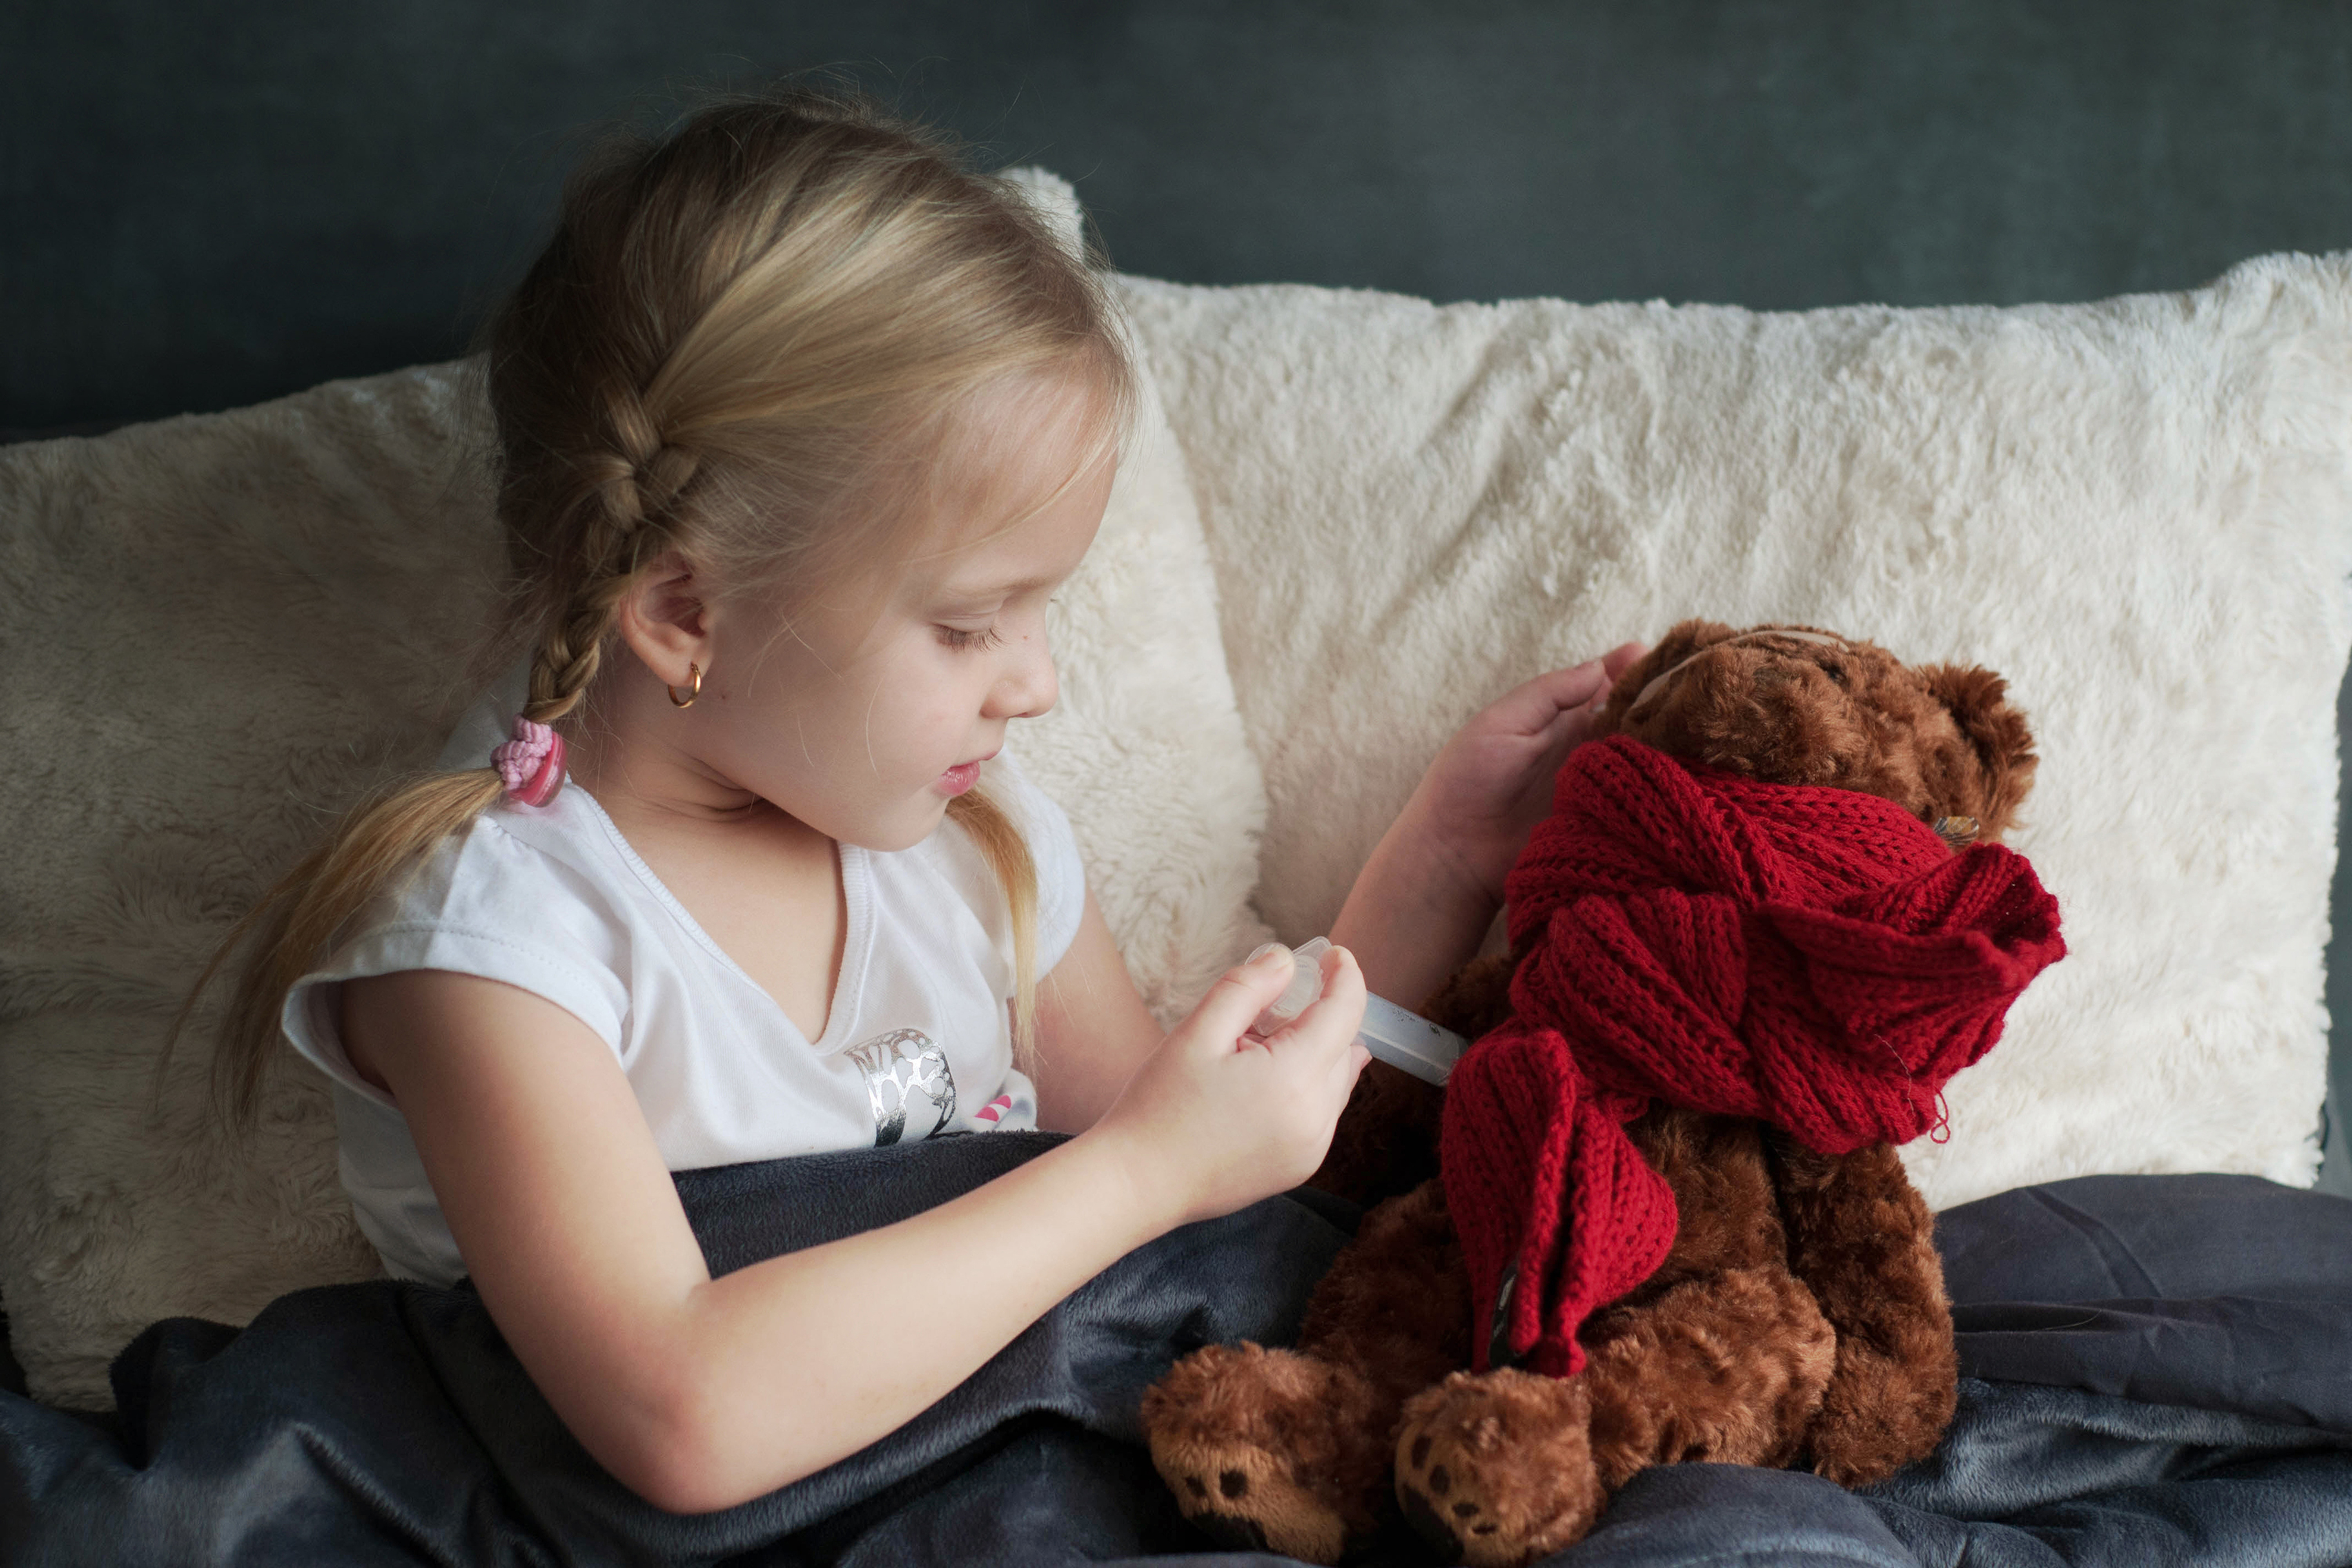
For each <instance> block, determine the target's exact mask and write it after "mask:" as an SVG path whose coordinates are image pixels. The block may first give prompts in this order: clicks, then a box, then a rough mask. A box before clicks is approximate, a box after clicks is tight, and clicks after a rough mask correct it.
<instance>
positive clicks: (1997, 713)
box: [1919, 664, 2041, 844]
mask: <svg viewBox="0 0 2352 1568" xmlns="http://www.w3.org/2000/svg"><path fill="white" fill-rule="evenodd" d="M1919 679H1920V681H1921V683H1922V684H1923V685H1924V686H1925V687H1926V688H1927V694H1928V695H1929V696H1930V697H1932V698H1934V699H1935V700H1937V702H1939V703H1941V704H1943V706H1944V709H1945V710H1946V711H1948V712H1949V713H1950V714H1951V716H1952V722H1953V723H1954V724H1956V725H1958V728H1959V731H1960V738H1961V739H1962V740H1963V741H1965V742H1968V746H1969V751H1970V752H1972V753H1974V760H1975V763H1976V766H1977V770H1978V772H1979V782H1978V785H1977V788H1976V789H1975V790H1973V791H1970V792H1969V794H1971V795H1974V796H1975V799H1974V801H1973V802H1972V803H1971V804H1972V805H1973V809H1972V810H1964V813H1963V814H1964V815H1967V816H1974V817H1975V818H1976V819H1977V832H1978V838H1979V842H1981V843H1988V844H1989V843H1992V842H1994V841H1996V840H1998V839H1999V838H2000V836H2001V835H2002V834H2003V833H2006V832H2007V831H2008V830H2009V828H2010V827H2011V825H2013V824H2014V823H2015V822H2016V820H2017V808H2018V807H2019V806H2020V805H2023V804H2024V801H2025V796H2026V793H2027V792H2028V791H2030V790H2031V789H2032V787H2033V771H2034V769H2035V768H2036V767H2038V766H2039V765H2040V763H2041V759H2040V758H2039V757H2037V756H2035V755H2034V754H2033V731H2032V730H2031V729H2029V728H2028V727H2027V726H2026V722H2025V715H2024V714H2022V713H2020V712H2019V711H2018V710H2016V709H2014V708H2012V707H2011V706H2010V703H2009V683H2008V682H2007V681H2005V680H2003V679H2001V678H2000V676H1998V675H1995V674H1994V673H1993V672H1992V671H1991V670H1990V669H1980V668H1977V667H1975V666H1973V665H1970V666H1967V667H1963V666H1960V665H1954V664H1931V665H1926V666H1923V667H1922V668H1920V670H1919Z"/></svg>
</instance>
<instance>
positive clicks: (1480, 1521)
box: [1141, 620, 2064, 1568]
mask: <svg viewBox="0 0 2352 1568" xmlns="http://www.w3.org/2000/svg"><path fill="white" fill-rule="evenodd" d="M2032 744H2033V743H2032V735H2031V733H2030V731H2029V730H2028V728H2027V725H2026V722H2025V720H2024V718H2023V717H2022V716H2021V714H2020V713H2019V712H2018V711H2017V710H2015V709H2014V708H2013V707H2012V706H2011V704H2010V703H2009V701H2008V700H2007V696H2006V690H2005V686H2004V683H2003V681H2002V680H2001V679H2000V677H1999V676H1997V675H1995V674H1993V673H1992V672H1990V671H1988V670H1984V669H1980V668H1957V667H1953V666H1948V665H1927V666H1921V667H1912V666H1907V665H1905V664H1903V663H1902V662H1900V661H1899V660H1897V659H1896V658H1894V657H1893V656H1892V655H1891V654H1889V653H1888V652H1886V651H1885V649H1883V648H1881V647H1876V646H1874V645H1873V644H1871V643H1868V642H1864V641H1859V640H1853V639H1849V638H1846V637H1839V636H1836V635H1835V634H1832V633H1830V632H1826V631H1823V630H1822V629H1820V628H1817V627H1811V626H1759V627H1754V628H1750V629H1748V630H1745V631H1735V630H1734V629H1733V628H1731V627H1729V626H1722V625H1718V624H1716V623H1713V622H1707V621H1696V620H1695V621H1685V622H1684V623H1682V624H1681V625H1678V626H1675V627H1674V628H1673V629H1672V630H1671V631H1670V632H1668V633H1667V635H1666V636H1665V637H1663V638H1662V639H1660V641H1659V642H1658V644H1657V645H1656V646H1655V647H1654V648H1652V649H1651V650H1650V651H1649V652H1648V653H1647V654H1645V655H1644V656H1643V658H1641V659H1639V660H1638V661H1637V662H1636V663H1634V664H1633V666H1632V667H1631V668H1628V669H1627V670H1625V671H1624V673H1623V674H1622V675H1621V676H1620V678H1619V679H1617V681H1616V682H1615V683H1614V685H1613V686H1612V689H1611V690H1610V692H1609V695H1608V697H1607V699H1606V700H1605V702H1604V704H1603V706H1602V707H1601V710H1600V711H1599V713H1598V714H1597V715H1596V719H1595V721H1594V724H1593V727H1592V736H1591V739H1590V740H1588V741H1587V742H1585V743H1584V744H1583V745H1581V746H1580V747H1579V748H1578V749H1577V750H1576V751H1575V752H1572V753H1571V754H1570V758H1569V761H1568V763H1567V764H1566V765H1564V766H1563V767H1562V769H1561V771H1560V773H1559V779H1558V781H1557V783H1556V787H1555V796H1554V805H1553V812H1552V815H1551V816H1549V818H1548V819H1547V820H1546V821H1545V822H1544V823H1543V824H1541V825H1539V826H1538V827H1537V829H1536V830H1535V833H1534V835H1533V837H1532V838H1531V840H1530V842H1529V844H1528V848H1527V851H1526V852H1525V853H1524V854H1523V855H1522V856H1521V858H1520V859H1519V861H1518V863H1517V866H1516V867H1515V868H1514V869H1513V871H1512V873H1511V877H1510V879H1509V882H1508V884H1507V901H1506V913H1507V923H1508V929H1509V931H1510V937H1511V943H1510V949H1509V951H1508V952H1507V953H1504V954H1499V955H1496V956H1495V957H1491V958H1487V959H1484V960H1479V961H1474V962H1473V963H1471V964H1470V965H1469V966H1468V967H1466V968H1465V970H1463V971H1462V972H1461V973H1458V974H1456V975H1455V976H1454V978H1453V979H1452V980H1451V981H1449V982H1448V984H1446V986H1445V987H1444V989H1443V990H1442V991H1441V992H1440V993H1439V994H1437V995H1436V996H1434V997H1433V998H1430V999H1428V1000H1427V1001H1426V1002H1424V1004H1423V1011H1424V1012H1425V1013H1427V1014H1429V1015H1430V1016H1432V1017H1433V1018H1434V1019H1435V1020H1436V1021H1437V1022H1439V1023H1442V1024H1444V1025H1446V1026H1449V1027H1451V1028H1454V1030H1456V1031H1457V1032H1459V1033H1461V1034H1463V1035H1464V1036H1465V1037H1466V1038H1469V1039H1472V1040H1473V1041H1474V1042H1475V1044H1473V1045H1472V1047H1470V1049H1469V1050H1468V1052H1467V1053H1465V1056H1464V1057H1463V1058H1462V1060H1461V1062H1460V1063H1459V1064H1458V1065H1457V1067H1456V1068H1455V1069H1454V1076H1453V1078H1452V1079H1450V1080H1449V1082H1448V1084H1447V1086H1446V1088H1445V1089H1444V1091H1443V1093H1442V1094H1441V1093H1440V1091H1438V1090H1436V1089H1431V1088H1429V1087H1428V1086H1426V1085H1424V1084H1423V1083H1421V1082H1419V1081H1418V1080H1416V1079H1412V1078H1411V1077H1408V1076H1407V1075H1406V1074H1404V1073H1402V1072H1400V1071H1398V1070H1397V1069H1395V1068H1390V1067H1388V1066H1386V1065H1385V1064H1383V1063H1381V1062H1377V1061H1375V1062H1373V1063H1371V1064H1370V1065H1369V1066H1368V1067H1367V1068H1366V1069H1365V1072H1364V1075H1363V1077H1362V1078H1361V1079H1360V1081H1359V1083H1358V1086H1357V1089H1356V1091H1355V1094H1354V1096H1353V1097H1352V1098H1351V1100H1350V1101H1349V1107H1348V1110H1347V1112H1346V1114H1345V1115H1344V1116H1343V1117H1342V1119H1341V1121H1340V1124H1339V1131H1338V1132H1337V1134H1336V1135H1335V1137H1334V1140H1333V1143H1332V1148H1331V1152H1330V1153H1329V1155H1328V1157H1327V1159H1326V1160H1325V1162H1324V1164H1323V1166H1322V1168H1321V1169H1320V1170H1319V1171H1318V1173H1316V1176H1315V1178H1314V1184H1315V1185H1317V1186H1319V1187H1322V1188H1324V1189H1326V1190H1327V1191H1330V1192H1333V1193H1336V1194H1339V1195H1341V1196H1344V1197H1348V1198H1350V1199H1353V1200H1355V1201H1357V1202H1359V1203H1364V1204H1371V1205H1374V1206H1371V1207H1370V1208H1369V1209H1368V1211H1367V1212H1366V1213H1365V1215H1364V1217H1363V1220H1362V1222H1361V1224H1360V1227H1359V1229H1358V1231H1357V1234H1356V1236H1355V1238H1354V1239H1353V1241H1352V1242H1350V1243H1349V1245H1348V1247H1345V1248H1344V1249H1343V1250H1342V1251H1341V1252H1340V1253H1339V1256H1338V1258H1336V1259H1335V1260H1334V1262H1333V1265H1332V1267H1331V1268H1330V1270H1329V1271H1328V1274H1327V1275H1326V1276H1325V1277H1324V1279H1322V1280H1321V1281H1320V1282H1319V1283H1318V1286H1317V1288H1316V1289H1315V1292H1314V1294H1313V1296H1312V1298H1311V1300H1310V1301H1309V1303H1308V1307H1307V1314H1306V1317H1305V1320H1304V1321H1303V1323H1302V1326H1301V1329H1300V1331H1299V1335H1298V1341H1297V1344H1296V1346H1294V1347H1291V1348H1266V1347H1262V1346H1259V1345H1255V1344H1250V1343H1243V1344H1239V1345H1210V1346H1205V1347H1203V1348H1202V1349H1199V1350H1197V1351H1195V1352H1192V1353H1191V1354H1190V1355H1188V1356H1186V1357H1184V1358H1182V1359H1181V1360H1180V1361H1179V1362H1178V1363H1176V1364H1175V1365H1174V1366H1173V1367H1171V1369H1170V1371H1169V1372H1168V1373H1166V1374H1165V1375H1164V1376H1163V1377H1161V1378H1160V1380H1159V1382H1157V1383H1156V1384H1154V1385H1153V1386H1152V1387H1151V1388H1150V1390H1149V1391H1148V1392H1147V1394H1146V1395H1145V1398H1144V1400H1143V1404H1142V1409H1141V1416H1142V1422H1143V1426H1144V1429H1145V1433H1146V1436H1147V1438H1148V1440H1149V1443H1150V1451H1151V1456H1152V1459H1153V1462H1154V1464H1155V1466H1156V1467H1157V1468H1158V1469H1159V1471H1160V1475H1161V1477H1162V1478H1163V1479H1164V1480H1165V1481H1166V1482H1167V1484H1168V1486H1169V1488H1170V1489H1171V1491H1172V1492H1173V1493H1174V1495H1175V1497H1176V1500H1177V1502H1178V1504H1179V1506H1180V1508H1181V1510H1182V1511H1183V1513H1184V1514H1185V1516H1186V1517H1187V1518H1188V1519H1189V1520H1191V1521H1192V1522H1193V1523H1194V1524H1195V1525H1196V1526H1197V1527H1199V1528H1200V1529H1201V1530H1202V1531H1204V1532H1205V1533H1207V1534H1208V1535H1209V1536H1211V1537H1212V1538H1213V1539H1214V1540H1216V1541H1218V1542H1221V1543H1223V1544H1226V1545H1230V1546H1234V1547H1244V1548H1255V1549H1258V1550H1270V1551H1275V1552H1284V1553H1287V1554H1289V1555H1291V1556H1294V1557H1298V1558H1302V1559H1305V1560H1307V1561H1309V1562H1314V1563H1335V1562H1338V1561H1339V1559H1340V1558H1341V1557H1342V1556H1343V1555H1346V1554H1349V1553H1355V1552H1361V1551H1362V1550H1363V1549H1365V1548H1368V1547H1371V1546H1374V1545H1376V1544H1381V1543H1388V1542H1402V1541H1405V1540H1409V1539H1410V1537H1409V1536H1406V1535H1404V1534H1403V1533H1402V1530H1401V1528H1400V1527H1402V1526H1409V1527H1410V1529H1411V1531H1412V1532H1413V1533H1415V1534H1418V1535H1419V1536H1420V1537H1421V1538H1422V1539H1423V1541H1424V1542H1426V1543H1427V1545H1428V1546H1429V1547H1430V1548H1431V1549H1433V1550H1434V1552H1436V1554H1437V1555H1438V1557H1439V1558H1440V1560H1442V1561H1449V1562H1452V1561H1463V1562H1467V1563H1472V1564H1475V1565H1480V1568H1485V1565H1489V1564H1494V1565H1503V1564H1517V1563H1526V1562H1528V1561H1530V1560H1532V1559H1534V1558H1537V1557H1540V1556H1543V1555H1546V1554H1548V1553H1550V1552H1556V1551H1558V1550H1559V1549H1561V1548H1563V1547H1565V1546H1567V1545H1569V1544H1570V1543H1572V1542H1575V1541H1577V1540H1579V1539H1580V1538H1581V1537H1582V1536H1583V1535H1584V1534H1585V1533H1586V1532H1587V1531H1589V1530H1590V1529H1591V1526H1592V1524H1593V1521H1594V1520H1595V1519H1596V1517H1597V1516H1598V1515H1599V1513H1600V1512H1601V1509H1602V1508H1603V1506H1604V1505H1605V1504H1606V1502H1607V1500H1608V1499H1609V1497H1610V1496H1611V1495H1612V1493H1613V1492H1615V1491H1616V1490H1617V1489H1619V1488H1620V1487H1622V1486H1623V1485H1624V1484H1625V1482H1626V1481H1627V1480H1628V1479H1631V1478H1632V1477H1633V1475H1634V1474H1636V1473H1637V1472H1639V1471H1640V1470H1642V1469H1643V1468H1647V1467H1650V1466H1655V1465H1665V1464H1675V1463H1683V1462H1691V1461H1700V1460H1711V1461H1718V1462H1724V1463H1736V1464H1749V1465H1766V1466H1790V1465H1801V1466H1805V1467H1808V1468H1811V1469H1812V1470H1814V1471H1816V1472H1818V1473H1819V1474H1821V1475H1822V1476H1825V1477H1827V1478H1829V1479H1832V1480H1835V1481H1838V1482H1841V1483H1843V1484H1845V1485H1849V1486H1861V1485H1865V1484H1867V1483H1870V1482H1872V1481H1875V1480H1878V1479H1883V1478H1885V1477H1886V1476H1888V1475H1891V1474H1892V1473H1894V1472H1895V1470H1896V1469H1898V1468H1901V1467H1902V1466H1904V1465H1906V1464H1908V1463H1910V1462H1912V1461H1914V1460H1916V1459H1918V1458H1922V1457H1924V1456H1925V1455H1927V1453H1928V1452H1929V1451H1930V1450H1931V1449H1932V1448H1933V1447H1934V1446H1935V1444H1936V1442H1937V1438H1938V1437H1939V1436H1940V1435H1941V1434H1942V1432H1943V1429H1944V1427H1945V1426H1946V1425H1947V1423H1948V1421H1949V1419H1950V1417H1951V1414H1952V1410H1953V1407H1954V1402H1955V1396H1956V1395H1955V1390H1956V1381H1957V1363H1956V1360H1955V1355H1954V1350H1953V1341H1952V1325H1951V1315H1950V1309H1949V1305H1948V1301H1947V1299H1946V1297H1945V1294H1944V1289H1943V1277H1942V1269H1941V1266H1940V1263H1939V1262H1938V1259H1937V1255H1936V1252H1935V1250H1934V1248H1933V1247H1932V1245H1931V1226H1932V1221H1931V1217H1930V1215H1929V1212H1928V1209H1927V1205H1926V1204H1925V1203H1924V1202H1923V1201H1922V1200H1921V1198H1920V1197H1919V1195H1918V1194H1917V1193H1916V1191H1915V1190H1914V1189H1913V1187H1912V1186H1911V1184H1910V1182H1909V1180H1908V1179H1907V1178H1906V1175H1905V1173H1904V1170H1903V1166H1902V1164H1901V1163H1900V1162H1899V1161H1898V1160H1897V1158H1896V1156H1895V1145H1896V1144H1898V1143H1901V1142H1906V1141H1907V1140H1908V1139H1910V1138H1912V1137H1915V1136H1917V1135H1919V1134H1921V1133H1923V1132H1936V1133H1938V1134H1940V1133H1941V1131H1942V1126H1943V1121H1944V1117H1943V1111H1942V1100H1941V1097H1940V1093H1939V1090H1940V1086H1941V1084H1942V1081H1943V1080H1944V1079H1946V1078H1948V1076H1949V1074H1950V1073H1951V1072H1953V1071H1957V1070H1958V1068H1960V1067H1964V1066H1966V1065H1968V1064H1969V1062H1972V1061H1974V1060H1976V1059H1977V1058H1979V1057H1980V1056H1981V1055H1982V1054H1983V1052H1984V1051H1985V1050H1986V1049H1988V1048H1990V1046H1991V1045H1992V1044H1993V1043H1994V1041H1995V1040H1996V1039H1997V1038H1998V1037H1999V1034H2000V1023H2001V1017H2002V1015H2003V1013H2004V1012H2005V1010H2006V1008H2007V1006H2008V1005H2009V1003H2010V1001H2011V1000H2012V999H2013V998H2014V997H2015V996H2016V994H2018V993H2019V992H2020V991H2021V989H2022V987H2023V985H2024V984H2025V983H2026V982H2028V981H2030V980H2031V979H2032V976H2033V975H2034V973H2037V972H2038V971H2039V970H2040V969H2041V968H2042V967H2043V966H2045V965H2046V964H2048V963H2052V962H2054V961H2055V960H2056V959H2057V958H2059V957H2061V956H2063V952H2064V944H2063V940H2062V939H2061V937H2060V935H2059V931H2058V921H2057V908H2056V904H2055V902H2054V900H2052V899H2051V897H2050V895H2049V894H2048V893H2047V892H2046V891H2044V890H2043V889H2042V887H2041V885H2040V884H2039V882H2038V881H2036V880H2035V879H2034V877H2033V874H2032V868H2030V867H2029V866H2027V865H2026V863H2025V862H2024V860H2023V859H2022V858H2021V857H2018V856H2016V855H2015V854H2014V853H2013V852H2011V851H2010V850H2008V849H2005V848H2001V847H1998V840H1999V839H2000V837H2002V835H2003V834H2004V832H2006V831H2007V830H2008V829H2009V828H2010V827H2011V826H2012V825H2013V824H2014V823H2015V821H2016V819H2017V814H2018V810H2019V807H2020V805H2021V802H2022V801H2023V799H2024V797H2025V795H2026V793H2027V791H2028V789H2029V788H2030V787H2031V784H2032V778H2033V773H2034V768H2035V765H2036V758H2035V756H2034V752H2033V749H2032Z"/></svg>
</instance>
